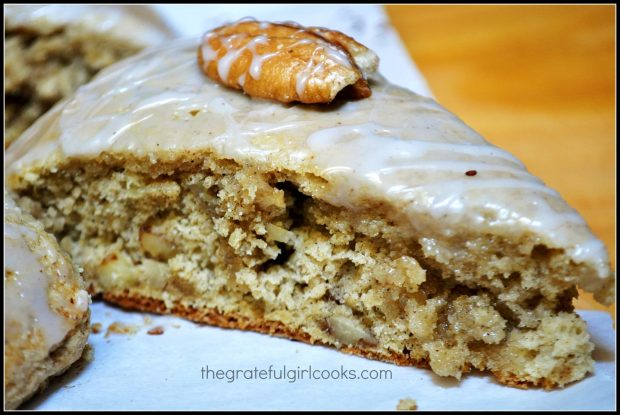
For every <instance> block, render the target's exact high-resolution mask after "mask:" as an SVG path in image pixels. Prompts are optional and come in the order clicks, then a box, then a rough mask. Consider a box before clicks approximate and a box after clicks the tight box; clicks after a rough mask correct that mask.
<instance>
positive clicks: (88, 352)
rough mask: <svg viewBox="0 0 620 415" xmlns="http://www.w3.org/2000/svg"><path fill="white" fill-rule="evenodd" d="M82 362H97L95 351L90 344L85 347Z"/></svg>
mask: <svg viewBox="0 0 620 415" xmlns="http://www.w3.org/2000/svg"><path fill="white" fill-rule="evenodd" d="M82 360H83V361H85V362H92V361H93V360H95V349H94V348H93V347H92V346H91V345H90V344H86V346H84V351H83V352H82Z"/></svg>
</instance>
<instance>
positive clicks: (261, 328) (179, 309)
mask: <svg viewBox="0 0 620 415" xmlns="http://www.w3.org/2000/svg"><path fill="white" fill-rule="evenodd" d="M102 297H103V299H104V300H105V301H107V302H110V303H112V304H115V305H117V306H120V307H121V308H123V309H126V310H137V311H144V312H149V313H156V314H164V315H165V314H173V315H175V316H178V317H181V318H184V319H187V320H190V321H194V322H196V323H201V324H207V325H210V326H217V327H221V328H226V329H238V330H250V331H254V332H257V333H262V334H268V335H270V336H276V337H283V338H287V339H291V340H297V341H300V342H304V343H307V344H313V345H314V344H319V345H322V346H327V347H332V348H333V347H334V346H333V345H332V344H329V343H327V342H325V341H322V340H320V339H315V338H313V337H312V336H310V335H309V334H308V333H306V332H305V331H303V330H300V329H295V328H292V327H288V326H287V325H285V324H284V323H282V322H280V321H273V320H256V319H250V318H248V317H245V316H243V315H240V314H236V313H222V312H220V311H218V310H217V309H215V308H206V309H200V310H198V309H194V308H192V307H187V306H183V305H181V304H174V306H173V307H172V308H171V309H170V308H168V307H167V306H166V304H165V302H164V301H162V300H157V299H154V298H148V297H143V296H139V295H135V294H129V293H127V292H122V293H111V292H108V293H104V294H103V296H102ZM338 351H340V352H344V353H348V354H351V355H356V356H361V357H365V358H367V359H372V360H381V361H384V362H388V363H393V364H396V365H399V366H414V367H418V368H421V369H431V366H430V364H429V361H428V359H426V358H422V359H413V358H410V357H406V355H403V354H401V353H385V352H377V351H375V350H369V349H364V348H359V347H352V346H343V347H340V348H338ZM469 371H471V366H468V367H466V368H464V370H463V373H467V372H469ZM492 374H493V376H494V377H495V379H496V380H497V381H498V382H499V383H501V384H504V385H507V386H512V387H516V388H519V389H529V388H532V387H534V388H536V387H541V388H544V389H546V390H552V389H555V388H556V387H558V382H557V381H556V380H554V379H548V378H541V379H538V380H535V381H532V380H523V379H521V378H519V376H517V375H515V374H514V373H504V372H499V371H494V372H492ZM569 375H570V370H568V371H567V373H566V376H569Z"/></svg>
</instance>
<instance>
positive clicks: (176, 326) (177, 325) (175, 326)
mask: <svg viewBox="0 0 620 415" xmlns="http://www.w3.org/2000/svg"><path fill="white" fill-rule="evenodd" d="M172 327H174V328H175V329H180V328H181V325H180V324H176V323H175V324H173V325H172Z"/></svg>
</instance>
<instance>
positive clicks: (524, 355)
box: [6, 36, 614, 388]
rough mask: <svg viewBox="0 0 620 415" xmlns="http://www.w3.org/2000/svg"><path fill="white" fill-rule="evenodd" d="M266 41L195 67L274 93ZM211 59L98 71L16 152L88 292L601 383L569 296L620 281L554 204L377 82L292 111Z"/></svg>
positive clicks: (457, 128) (438, 118) (323, 339)
mask: <svg viewBox="0 0 620 415" xmlns="http://www.w3.org/2000/svg"><path fill="white" fill-rule="evenodd" d="M206 39H207V40H209V39H210V38H209V37H208V36H207V37H206ZM237 39H239V37H237ZM223 42H224V43H223V44H224V45H229V44H232V41H231V43H226V39H225V40H224V41H223ZM261 42H262V43H263V44H266V43H267V42H263V41H262V40H261ZM256 43H257V42H254V43H247V44H246V47H245V49H244V51H243V53H245V55H242V53H238V51H237V50H235V49H234V48H232V47H231V48H228V49H221V50H220V51H219V52H216V51H214V49H212V46H209V48H207V47H205V46H204V45H203V46H201V50H200V53H201V56H205V57H207V58H209V59H220V61H221V62H225V63H227V64H226V65H224V64H219V66H218V67H217V70H218V71H219V76H220V78H226V79H231V77H232V76H235V77H237V76H238V77H239V78H238V79H240V80H243V79H245V80H247V77H245V78H244V77H243V74H242V75H239V72H235V70H236V69H238V68H236V67H235V65H234V64H233V65H232V66H231V65H230V62H231V61H232V60H234V59H232V58H231V57H233V56H237V57H239V56H245V57H244V58H243V59H245V60H246V61H245V62H246V66H247V67H248V68H250V70H253V71H254V75H256V78H255V79H261V77H262V76H267V74H264V73H262V72H261V68H263V67H262V66H261V64H264V62H268V59H267V58H265V57H264V56H265V55H263V54H262V53H263V51H262V50H261V49H260V48H258V47H256V48H254V49H251V47H253V46H254V45H256ZM305 44H307V43H305ZM199 45H200V41H199V40H195V41H191V40H190V41H184V42H175V43H171V44H169V45H167V46H165V47H162V48H158V49H157V50H154V51H150V52H144V53H142V54H140V55H138V56H136V57H133V58H130V59H128V60H126V61H125V62H123V63H120V64H117V65H114V66H112V67H110V68H108V69H106V70H104V71H103V72H102V73H101V74H100V75H99V76H98V77H97V78H96V79H95V80H94V81H93V82H91V83H90V84H88V85H86V86H84V87H83V88H81V89H80V90H79V91H78V92H77V94H76V95H75V96H73V97H72V98H71V99H70V100H68V101H67V102H66V103H64V104H63V105H59V106H57V107H55V108H54V109H53V110H52V111H51V112H50V113H48V114H46V115H45V116H44V117H42V118H41V119H40V120H39V121H38V122H37V123H36V124H35V126H34V127H33V128H31V129H30V130H29V131H28V132H27V133H26V134H24V135H23V136H22V137H21V138H20V140H18V141H17V142H16V143H15V144H14V145H13V146H12V147H11V148H10V149H9V151H8V152H7V158H6V159H7V164H8V170H7V175H8V183H9V185H10V186H11V188H12V189H13V190H14V191H15V192H17V193H18V195H19V203H20V205H21V206H23V207H24V208H25V209H27V210H28V211H29V212H31V213H32V214H33V215H34V216H35V217H37V218H39V219H40V220H41V221H43V223H44V224H45V227H46V229H47V230H49V231H50V232H53V233H54V234H55V235H56V236H57V237H58V238H59V240H61V245H62V246H63V247H64V248H66V249H67V250H68V251H69V252H70V253H71V255H72V256H73V258H74V259H75V260H76V261H77V262H78V263H79V264H80V265H81V266H83V267H84V270H85V275H86V278H87V280H88V284H89V286H90V289H91V290H92V292H93V293H101V294H102V295H103V298H104V299H106V300H108V301H111V302H114V303H116V304H120V305H121V306H124V307H127V308H133V309H139V310H147V311H153V312H160V313H173V314H177V315H180V316H183V317H186V318H189V319H192V320H195V321H199V322H204V323H208V324H215V325H218V326H221V327H231V328H241V329H248V330H255V331H259V332H264V333H269V334H274V335H281V336H285V337H289V338H295V339H299V340H302V341H306V342H309V343H321V344H326V345H331V346H334V347H337V348H339V349H341V350H343V351H345V352H349V353H355V354H359V355H363V356H366V357H370V358H375V359H381V360H385V361H392V362H396V363H398V364H403V365H418V366H426V367H430V368H431V369H432V370H433V371H434V372H436V373H437V374H439V375H441V376H455V377H457V378H460V376H461V375H462V374H463V373H465V372H467V371H469V370H471V369H473V368H476V369H480V370H485V371H490V372H492V373H493V374H494V375H495V376H496V377H497V379H499V381H500V382H503V383H506V384H508V385H513V386H526V385H539V386H544V387H546V388H552V387H556V386H562V385H565V384H567V383H569V382H572V381H575V380H578V379H581V378H583V377H584V376H585V375H586V374H587V373H589V372H591V371H592V369H593V360H592V358H591V352H592V349H593V345H592V343H591V342H590V340H589V335H588V333H587V328H586V325H585V323H584V322H583V321H582V320H581V319H580V318H579V316H577V315H576V314H575V313H574V311H573V306H572V299H573V298H574V297H575V296H576V295H577V289H576V287H577V286H578V285H579V286H581V287H583V288H584V289H586V290H588V291H591V292H593V293H595V295H596V298H598V299H599V300H600V301H602V302H604V303H610V302H612V301H613V299H614V275H613V273H612V272H611V270H610V266H609V261H608V257H607V253H606V249H605V246H604V245H603V244H602V243H601V242H600V241H599V240H598V239H596V238H595V237H594V235H593V234H592V233H591V231H590V229H589V228H588V226H587V224H586V223H585V222H584V220H583V219H582V218H581V217H580V216H579V215H578V214H577V212H576V211H575V210H574V209H572V208H571V207H569V206H568V205H567V204H566V202H565V201H564V200H563V199H562V198H561V197H560V195H559V194H558V193H557V192H555V191H554V190H552V189H549V188H548V187H546V186H545V185H544V184H543V183H542V182H541V181H540V180H539V179H537V178H535V177H533V176H532V175H531V174H529V173H528V172H527V170H526V169H525V168H524V166H523V165H522V164H521V163H520V162H519V161H518V160H517V159H515V158H514V157H513V156H511V155H510V154H508V153H507V152H505V151H502V150H500V149H498V148H496V147H494V146H492V145H491V144H489V143H488V142H487V141H485V140H484V139H483V138H482V137H481V136H480V135H479V134H477V133H476V132H475V131H473V130H472V129H470V128H469V127H467V126H466V125H465V124H463V122H462V121H460V120H459V119H458V118H457V117H456V116H454V115H453V114H451V113H449V112H448V111H446V110H445V109H444V108H442V107H441V106H440V105H439V104H437V103H436V102H435V101H433V100H432V99H430V98H425V97H422V96H419V95H416V94H414V93H412V92H410V91H408V90H406V89H403V88H400V87H397V86H395V85H392V84H390V83H389V82H387V81H386V80H384V79H383V78H381V76H379V75H375V76H373V77H371V78H370V79H369V84H370V87H371V89H372V95H371V96H370V97H369V98H367V99H362V100H350V101H346V100H336V101H335V102H333V103H332V104H329V105H302V104H296V105H295V104H281V103H278V102H274V101H268V100H261V99H255V98H252V97H249V96H247V95H244V94H243V93H241V92H239V91H236V90H233V89H229V88H227V87H225V86H223V85H220V84H218V83H216V82H215V81H213V80H211V79H210V78H209V77H207V76H205V74H204V73H203V72H202V71H201V66H199V65H198V64H197V61H196V59H197V57H196V51H197V48H199ZM247 45H249V46H247ZM282 50H284V51H286V50H287V49H286V48H284V49H282ZM246 51H247V53H246ZM234 54H236V55H234ZM273 56H277V55H273ZM207 63H208V62H207ZM201 64H204V62H201ZM264 65H265V66H264V68H268V67H269V65H267V64H264ZM273 65H275V63H272V66H273ZM319 65H321V64H320V63H317V66H319ZM235 68H236V69H235ZM312 71H314V69H312ZM319 72H320V71H319ZM250 75H251V74H249V75H248V76H250ZM236 79H237V78H236ZM299 79H302V81H304V82H305V81H306V79H305V78H300V77H297V80H298V82H297V83H298V84H299ZM237 82H238V83H240V82H239V81H237ZM307 84H310V82H307ZM291 85H292V86H293V90H294V89H295V88H296V87H298V85H295V80H294V79H293V82H292V84H291ZM302 92H303V91H302Z"/></svg>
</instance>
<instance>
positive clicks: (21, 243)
mask: <svg viewBox="0 0 620 415" xmlns="http://www.w3.org/2000/svg"><path fill="white" fill-rule="evenodd" d="M4 212H5V227H4V243H5V265H4V267H5V278H4V289H5V291H4V304H5V312H6V315H5V322H6V325H5V327H6V328H7V330H6V331H5V335H6V336H7V341H9V342H10V341H12V339H17V338H19V337H20V336H22V335H23V334H24V333H33V332H35V331H39V332H40V333H41V334H42V338H41V343H37V342H35V343H34V345H37V346H36V347H41V348H42V350H41V351H42V352H43V353H48V351H49V350H51V349H53V348H54V347H55V346H56V345H57V344H58V343H60V342H61V341H62V340H63V339H64V338H65V336H66V335H67V333H68V332H69V331H70V330H71V329H73V327H74V326H75V324H76V322H75V321H74V320H72V319H71V318H69V317H68V316H67V314H66V313H69V314H70V315H84V313H86V311H87V309H88V304H89V301H90V297H89V296H88V293H86V291H84V290H81V289H79V287H77V285H76V286H75V289H74V290H71V292H72V296H73V303H72V302H71V299H70V298H62V297H61V296H55V297H54V298H55V301H56V302H55V303H54V306H52V305H51V304H50V290H53V288H51V282H52V281H55V280H59V279H62V278H65V277H66V276H67V275H70V273H72V272H73V271H72V269H71V264H69V263H68V262H67V260H66V259H65V258H64V257H63V256H62V255H61V254H60V253H59V248H58V245H57V243H56V241H55V239H54V238H53V237H52V236H51V235H49V234H46V233H45V232H44V231H43V229H42V226H41V225H40V224H38V223H37V222H34V220H33V219H32V218H30V217H27V216H24V215H23V214H22V213H21V211H20V210H19V208H18V207H17V206H16V205H15V203H14V202H13V201H12V200H11V198H10V197H8V195H7V194H6V193H5V205H4ZM66 284H75V281H67V282H66Z"/></svg>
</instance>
